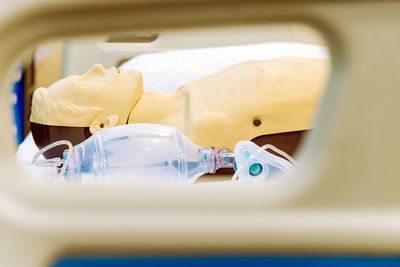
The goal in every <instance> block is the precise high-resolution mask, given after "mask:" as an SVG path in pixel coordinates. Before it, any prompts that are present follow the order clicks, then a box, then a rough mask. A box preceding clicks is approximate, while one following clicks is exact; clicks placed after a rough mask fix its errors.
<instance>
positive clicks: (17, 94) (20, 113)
mask: <svg viewBox="0 0 400 267" xmlns="http://www.w3.org/2000/svg"><path fill="white" fill-rule="evenodd" d="M15 73H16V75H17V74H18V77H16V78H15V81H14V85H13V97H14V100H13V101H14V103H13V111H14V123H15V127H16V128H17V136H16V139H17V144H20V143H22V141H24V116H25V113H24V102H25V101H24V75H23V68H22V67H19V68H18V69H17V70H16V71H15Z"/></svg>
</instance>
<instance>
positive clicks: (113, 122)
mask: <svg viewBox="0 0 400 267" xmlns="http://www.w3.org/2000/svg"><path fill="white" fill-rule="evenodd" d="M118 122H119V117H118V116H117V115H111V116H108V117H106V118H104V120H103V121H102V122H99V121H94V122H92V124H91V125H90V127H89V130H90V133H91V134H94V133H96V132H98V131H100V130H103V129H106V128H110V127H114V126H117V125H118Z"/></svg>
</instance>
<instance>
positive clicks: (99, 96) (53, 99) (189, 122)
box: [31, 57, 329, 157]
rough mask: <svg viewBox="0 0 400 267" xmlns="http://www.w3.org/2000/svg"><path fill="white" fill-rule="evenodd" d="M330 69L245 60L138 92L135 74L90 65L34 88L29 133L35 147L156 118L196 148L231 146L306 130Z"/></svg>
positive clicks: (314, 63) (302, 62) (312, 62)
mask: <svg viewBox="0 0 400 267" xmlns="http://www.w3.org/2000/svg"><path fill="white" fill-rule="evenodd" d="M328 71H329V63H328V62H327V60H323V59H306V58H296V57H287V58H278V59H272V60H264V61H247V62H244V63H241V64H238V65H235V66H232V67H230V68H228V69H225V70H223V71H220V72H217V73H215V74H212V75H209V76H207V77H205V78H203V79H200V80H198V81H196V82H193V83H190V84H187V85H184V86H182V87H181V88H179V89H177V90H176V91H175V92H171V93H163V92H143V89H142V77H141V74H140V73H139V72H138V71H135V70H121V71H118V70H117V69H115V68H110V69H108V70H105V69H104V67H103V66H101V65H95V66H94V67H92V68H91V69H90V70H88V72H86V73H85V74H84V75H83V76H76V75H73V76H70V77H67V78H65V79H62V80H60V81H58V82H56V83H54V84H53V85H51V86H49V87H48V88H38V89H37V90H36V91H35V92H34V95H33V102H32V113H31V126H32V135H33V138H34V140H35V143H36V144H37V145H38V147H39V148H41V147H44V146H46V145H48V144H49V143H52V142H55V141H57V140H61V139H67V140H71V141H72V143H73V144H74V143H80V142H82V141H83V140H84V139H86V138H88V137H89V136H90V135H91V134H94V133H95V132H97V131H100V130H102V129H105V128H109V127H113V126H117V125H122V124H126V123H157V124H165V125H170V126H174V127H176V128H177V129H179V130H180V131H181V132H182V133H183V134H184V135H186V136H187V137H188V138H189V139H190V140H192V141H193V142H194V143H195V144H197V145H200V146H203V147H210V146H213V147H216V148H220V147H228V148H230V149H233V147H234V146H235V144H236V143H237V142H238V141H240V140H251V139H253V138H255V137H257V136H260V135H265V134H272V133H280V132H290V131H297V130H304V129H309V128H310V127H311V123H312V120H313V115H314V113H315V109H316V107H317V104H318V100H319V98H320V96H321V93H322V90H323V87H324V85H325V82H326V78H327V75H328ZM62 150H63V149H61V150H60V151H61V153H62ZM48 152H49V153H48V154H47V155H46V154H45V156H46V157H54V156H60V155H59V154H57V155H55V154H54V153H60V152H55V151H48ZM51 153H53V155H50V154H51Z"/></svg>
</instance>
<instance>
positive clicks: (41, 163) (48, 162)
mask: <svg viewBox="0 0 400 267" xmlns="http://www.w3.org/2000/svg"><path fill="white" fill-rule="evenodd" d="M61 145H67V146H68V150H69V151H70V152H71V151H72V149H73V147H74V146H73V145H72V143H71V142H70V141H68V140H60V141H57V142H54V143H51V144H49V145H47V146H45V147H43V148H42V149H40V150H39V151H38V152H36V154H35V156H33V159H32V164H34V165H35V166H38V167H52V166H54V167H60V166H61V165H62V167H61V170H60V175H64V173H65V170H66V168H67V165H68V164H67V163H68V161H69V158H70V155H71V153H67V156H66V157H65V159H60V158H53V159H44V160H38V158H39V156H40V155H42V154H43V153H44V152H46V151H48V150H50V149H52V148H54V147H56V146H61Z"/></svg>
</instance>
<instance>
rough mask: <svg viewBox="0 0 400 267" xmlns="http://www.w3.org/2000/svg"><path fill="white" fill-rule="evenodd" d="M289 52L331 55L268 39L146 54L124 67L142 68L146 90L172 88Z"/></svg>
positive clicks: (322, 50)
mask: <svg viewBox="0 0 400 267" xmlns="http://www.w3.org/2000/svg"><path fill="white" fill-rule="evenodd" d="M288 56H296V57H304V58H329V53H328V51H327V50H326V49H325V48H323V47H321V46H316V45H308V44H302V43H265V44H255V45H244V46H230V47H216V48H201V49H187V50H177V51H170V52H162V53H153V54H144V55H140V56H137V57H134V58H132V59H131V60H129V61H127V62H126V63H124V64H123V65H122V66H121V68H122V69H136V70H138V71H140V72H141V73H142V75H143V89H144V91H146V92H148V91H157V92H172V91H175V90H176V89H178V88H179V87H181V86H182V85H185V84H188V83H191V82H194V81H197V80H199V79H200V78H203V77H205V76H207V75H210V74H212V73H215V72H217V71H221V70H223V69H226V68H228V67H230V66H232V65H235V64H238V63H240V62H244V61H248V60H267V59H273V58H279V57H288Z"/></svg>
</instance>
